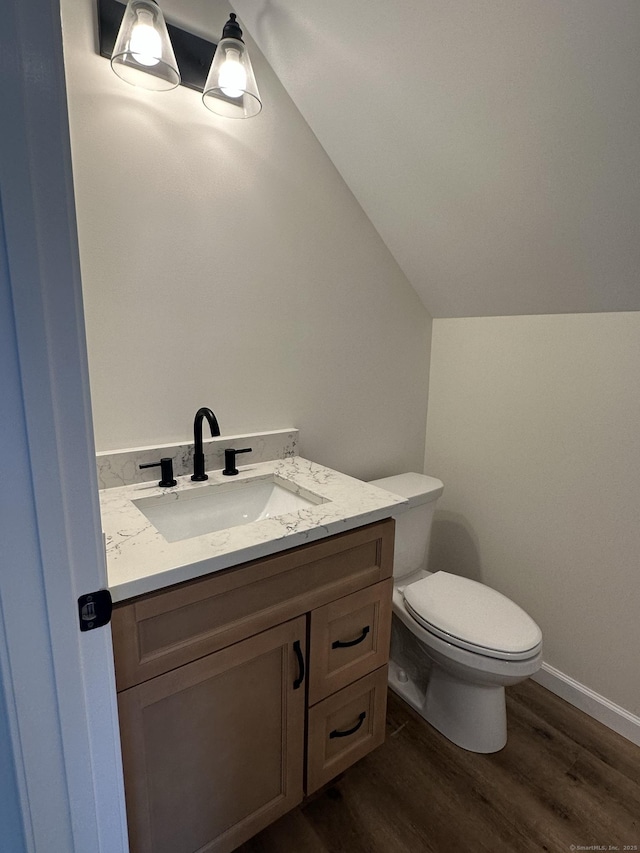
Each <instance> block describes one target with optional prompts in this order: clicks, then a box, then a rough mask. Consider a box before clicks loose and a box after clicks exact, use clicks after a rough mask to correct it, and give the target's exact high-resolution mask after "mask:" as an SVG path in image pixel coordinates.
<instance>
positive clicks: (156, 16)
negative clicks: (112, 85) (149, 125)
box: [111, 0, 180, 92]
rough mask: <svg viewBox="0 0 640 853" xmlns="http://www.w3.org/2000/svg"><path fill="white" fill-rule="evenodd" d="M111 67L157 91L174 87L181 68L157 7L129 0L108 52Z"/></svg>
mask: <svg viewBox="0 0 640 853" xmlns="http://www.w3.org/2000/svg"><path fill="white" fill-rule="evenodd" d="M111 67H112V68H113V70H114V71H115V73H116V74H117V75H118V77H121V78H122V79H123V80H126V81H127V83H131V84H132V85H133V86H141V87H142V88H144V89H152V90H153V91H156V92H161V91H166V90H168V89H175V87H176V86H178V85H179V83H180V71H179V70H178V63H177V62H176V57H175V55H174V52H173V47H172V46H171V40H170V39H169V33H168V32H167V25H166V24H165V21H164V16H163V14H162V11H161V10H160V7H159V6H158V4H157V3H154V2H153V0H129V2H128V3H127V8H126V10H125V13H124V17H123V19H122V23H121V24H120V30H119V32H118V38H117V39H116V43H115V45H114V48H113V53H112V55H111Z"/></svg>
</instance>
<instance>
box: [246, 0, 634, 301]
mask: <svg viewBox="0 0 640 853" xmlns="http://www.w3.org/2000/svg"><path fill="white" fill-rule="evenodd" d="M235 3H236V6H237V9H238V12H239V13H240V16H241V17H243V18H244V20H245V21H248V22H250V25H251V31H252V33H253V34H254V35H255V38H256V39H257V41H258V43H259V44H260V46H261V47H262V49H263V50H264V52H265V55H266V56H267V58H268V59H269V61H270V62H271V64H272V65H273V67H274V69H275V70H276V73H277V74H278V76H279V77H280V79H281V80H282V81H283V83H284V85H285V87H286V89H287V91H288V92H289V93H290V94H291V97H292V98H293V99H294V101H295V103H296V105H297V106H298V108H299V109H300V111H301V112H302V114H303V115H304V117H305V118H306V119H307V121H308V122H309V125H310V126H311V128H312V129H313V131H314V133H315V134H316V135H317V137H318V139H319V140H320V142H321V143H322V145H323V146H324V148H325V150H326V151H327V152H328V154H329V156H330V157H331V159H332V161H333V162H334V163H335V165H336V167H337V169H338V170H339V172H340V174H341V175H342V176H343V177H344V179H345V181H346V182H347V184H348V185H349V187H350V188H351V189H352V191H353V193H354V195H355V197H356V198H357V199H358V201H359V202H360V204H361V205H362V208H363V210H364V211H365V212H366V213H367V215H368V216H369V218H370V219H371V221H372V222H373V224H374V225H375V226H376V228H377V230H378V233H379V234H380V235H381V236H382V238H383V239H384V241H385V243H386V244H387V246H389V248H390V249H391V251H392V253H393V256H394V257H395V258H396V259H397V261H398V263H399V264H400V266H401V268H402V269H403V271H404V272H405V273H406V275H407V277H408V279H409V281H410V282H411V283H412V284H413V286H414V287H415V288H416V290H417V292H418V293H419V294H420V295H421V296H422V298H423V300H424V304H425V305H426V306H427V308H428V309H429V311H430V312H431V313H432V314H433V316H434V317H468V316H479V317H487V316H494V315H504V314H513V315H521V314H546V313H577V312H592V311H600V312H602V311H637V310H640V288H638V269H639V268H640V240H638V227H637V221H638V204H639V201H638V175H639V174H640V145H639V144H638V139H639V138H640V98H639V97H638V77H639V69H638V55H639V53H640V3H639V2H638V0H481V2H478V0H454V2H452V0H428V2H417V0H394V2H393V3H389V2H388V0H349V2H348V3H345V2H343V0H322V2H318V0H295V2H274V0H235ZM363 151H364V152H365V156H363Z"/></svg>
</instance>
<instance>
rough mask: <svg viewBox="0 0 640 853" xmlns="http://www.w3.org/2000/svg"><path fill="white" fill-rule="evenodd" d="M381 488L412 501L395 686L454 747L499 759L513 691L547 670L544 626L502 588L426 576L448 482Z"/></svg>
mask: <svg viewBox="0 0 640 853" xmlns="http://www.w3.org/2000/svg"><path fill="white" fill-rule="evenodd" d="M372 485H374V486H378V487H379V488H382V489H385V490H386V491H389V492H392V493H394V494H396V495H400V496H402V497H405V498H407V504H406V505H405V506H404V507H401V508H400V509H399V511H398V512H397V514H396V545H395V555H394V590H393V615H394V623H395V624H394V630H393V632H392V646H391V661H390V666H389V685H390V687H391V688H392V689H393V690H394V691H395V692H397V693H398V694H399V695H400V696H402V697H403V698H404V699H405V700H406V701H407V702H408V703H409V704H410V705H411V706H412V707H413V708H415V710H416V711H418V713H419V714H421V716H423V717H424V718H425V719H426V720H427V721H428V722H429V723H431V725H433V726H434V728H436V729H437V730H438V731H439V732H441V733H442V734H443V735H445V737H447V738H448V739H449V740H451V741H452V742H453V743H455V744H457V745H458V746H461V747H463V748H464V749H467V750H470V751H472V752H481V753H489V752H497V751H498V750H500V749H502V748H503V747H504V745H505V744H506V742H507V721H506V703H505V694H504V688H505V686H508V685H510V684H517V683H518V682H519V681H522V680H523V679H525V678H528V677H529V676H531V675H533V674H534V673H535V672H536V671H537V670H538V669H539V668H540V665H541V663H542V633H541V631H540V628H539V627H538V626H537V625H536V623H535V622H534V621H533V619H531V617H530V616H529V615H528V614H527V613H525V611H524V610H522V608H520V607H519V606H518V605H517V604H515V603H514V602H512V601H511V600H510V599H508V598H507V597H506V596H504V595H502V594H501V593H499V592H497V591H496V590H493V589H491V588H489V587H487V586H486V585H484V584H481V583H478V582H477V581H473V580H469V579H467V578H463V577H460V576H457V575H454V574H450V573H448V572H444V571H435V572H433V573H432V572H429V571H427V569H426V565H427V550H428V544H429V538H430V532H431V521H432V518H433V511H434V508H435V503H436V500H437V498H438V497H439V496H440V494H442V491H443V489H444V486H443V484H442V482H441V481H440V480H437V479H435V478H434V477H428V476H426V475H423V474H401V475H398V476H395V477H387V478H384V479H382V480H374V481H373V482H372Z"/></svg>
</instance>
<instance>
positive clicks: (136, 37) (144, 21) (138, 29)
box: [129, 9, 162, 66]
mask: <svg viewBox="0 0 640 853" xmlns="http://www.w3.org/2000/svg"><path fill="white" fill-rule="evenodd" d="M129 50H130V51H131V53H132V54H133V58H134V59H135V60H136V62H139V63H140V65H148V66H151V65H157V64H158V62H159V61H160V55H161V53H162V40H161V38H160V34H159V33H158V32H157V30H156V28H155V27H154V26H153V15H152V14H151V12H149V10H148V9H138V20H137V22H136V25H135V26H134V28H133V31H132V33H131V42H130V44H129Z"/></svg>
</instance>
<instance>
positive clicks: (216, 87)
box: [202, 38, 262, 118]
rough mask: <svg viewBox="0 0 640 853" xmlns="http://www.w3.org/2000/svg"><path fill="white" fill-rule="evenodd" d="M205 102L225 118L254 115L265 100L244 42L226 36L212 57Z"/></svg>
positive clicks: (208, 107)
mask: <svg viewBox="0 0 640 853" xmlns="http://www.w3.org/2000/svg"><path fill="white" fill-rule="evenodd" d="M202 101H203V103H204V105H205V107H207V109H210V110H211V112H213V113H217V114H218V115H220V116H224V117H225V118H251V116H255V115H258V113H259V112H260V110H261V109H262V101H261V100H260V93H259V92H258V86H257V84H256V78H255V76H254V74H253V68H252V67H251V60H250V59H249V54H248V53H247V49H246V47H245V46H244V43H243V42H241V41H240V40H239V39H236V38H223V39H222V40H221V41H220V42H219V44H218V46H217V48H216V52H215V54H214V56H213V62H212V63H211V69H210V70H209V76H208V77H207V82H206V83H205V85H204V91H203V93H202Z"/></svg>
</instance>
